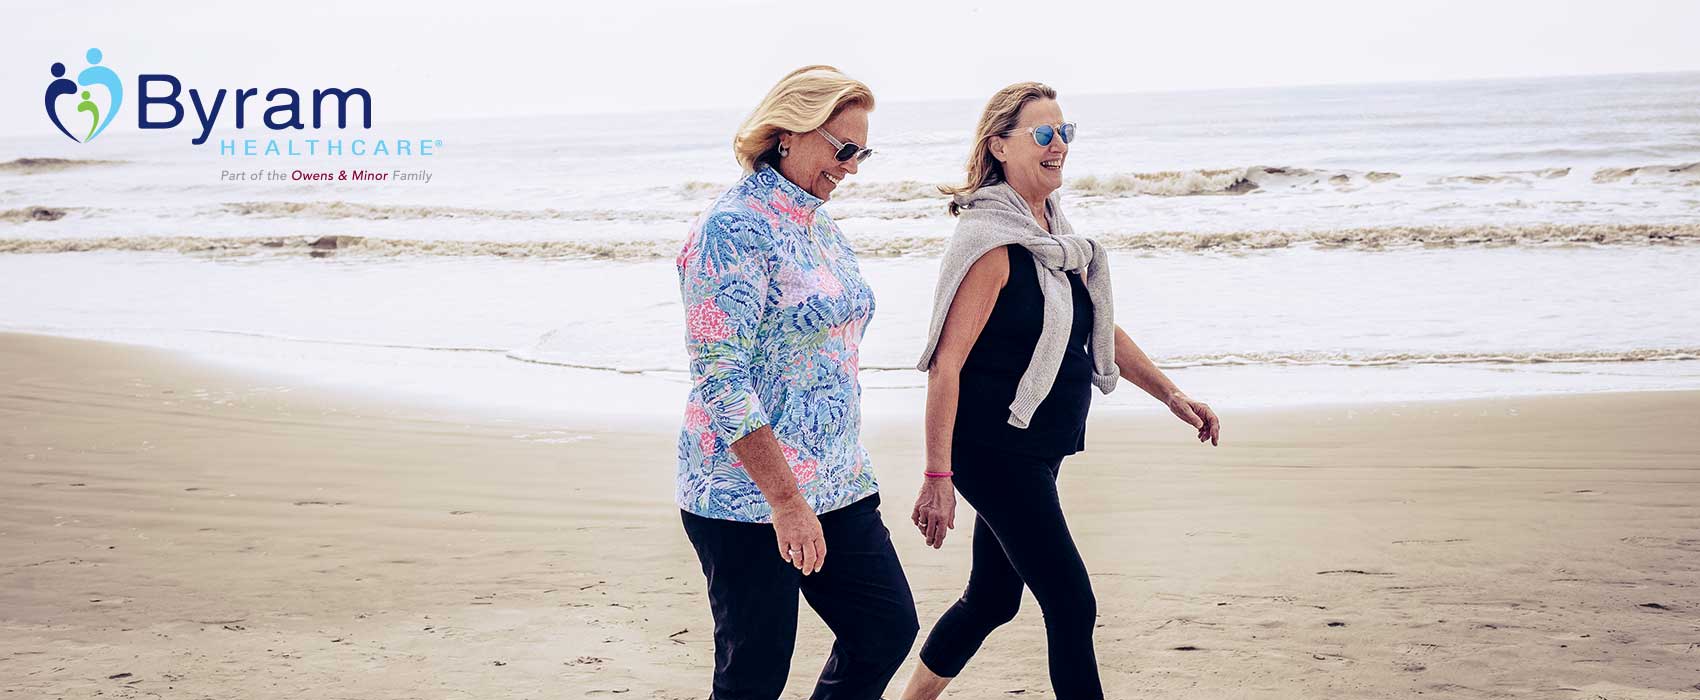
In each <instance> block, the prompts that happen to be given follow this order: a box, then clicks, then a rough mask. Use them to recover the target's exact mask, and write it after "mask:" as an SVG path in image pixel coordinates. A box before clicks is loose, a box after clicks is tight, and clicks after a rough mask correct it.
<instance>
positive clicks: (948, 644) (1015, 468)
mask: <svg viewBox="0 0 1700 700" xmlns="http://www.w3.org/2000/svg"><path fill="white" fill-rule="evenodd" d="M952 462H953V465H952V466H953V468H954V469H955V472H956V476H955V477H954V479H953V480H954V481H955V482H956V490H957V491H959V492H960V493H961V494H962V498H963V499H964V500H966V501H968V504H969V505H971V506H973V507H974V510H975V511H977V512H978V515H976V516H975V518H974V568H973V571H972V572H971V573H970V574H969V575H968V588H967V590H965V591H964V592H963V593H962V598H961V599H959V600H957V601H956V604H955V605H952V606H950V609H949V610H946V611H945V613H944V616H943V617H940V618H939V621H938V624H937V625H934V626H933V631H932V633H931V634H929V635H927V642H926V644H925V645H923V646H922V647H921V661H922V663H925V664H926V665H927V668H928V669H931V670H932V672H933V673H936V674H938V675H940V676H942V677H945V678H954V677H955V676H956V675H957V674H959V673H961V672H962V667H963V666H965V665H967V664H968V659H969V658H970V657H972V656H973V655H974V652H975V651H977V650H979V648H980V644H981V643H983V642H985V641H986V636H987V635H989V634H991V633H992V630H994V629H997V627H998V626H999V625H1002V624H1003V623H1005V622H1009V621H1010V620H1012V619H1014V618H1015V613H1016V610H1017V609H1018V608H1020V607H1021V588H1022V585H1023V584H1025V585H1026V586H1027V587H1028V588H1031V589H1032V590H1033V597H1034V598H1037V599H1038V601H1039V609H1040V610H1042V611H1043V612H1044V614H1045V638H1046V640H1047V641H1048V643H1049V647H1050V666H1051V688H1052V690H1053V691H1054V692H1055V693H1056V696H1057V700H1095V699H1098V698H1103V697H1104V689H1103V686H1102V685H1100V683H1099V680H1098V660H1097V657H1096V655H1095V654H1094V652H1093V650H1092V629H1093V627H1095V626H1096V624H1097V618H1098V603H1097V600H1096V599H1095V598H1093V596H1092V582H1091V580H1090V579H1089V578H1088V577H1087V574H1086V564H1085V563H1084V562H1082V561H1081V560H1080V551H1079V550H1077V549H1075V546H1074V538H1073V537H1071V536H1070V535H1069V533H1068V523H1066V522H1064V520H1063V512H1062V504H1061V503H1060V502H1059V501H1058V500H1057V470H1058V469H1059V468H1061V466H1062V458H1061V457H1051V458H1043V457H1024V456H1019V455H1011V454H1007V453H1001V454H1000V453H989V454H978V453H976V452H974V451H972V450H969V449H966V448H963V447H960V446H958V447H955V448H953V450H952Z"/></svg>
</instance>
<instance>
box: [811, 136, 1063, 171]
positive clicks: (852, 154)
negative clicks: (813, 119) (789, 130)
mask: <svg viewBox="0 0 1700 700" xmlns="http://www.w3.org/2000/svg"><path fill="white" fill-rule="evenodd" d="M815 131H816V132H817V133H819V134H820V135H821V136H824V137H826V142H827V143H830V144H832V147H833V148H836V149H838V152H837V153H834V154H832V157H834V158H837V159H838V162H840V163H842V162H844V161H847V160H850V159H851V158H855V159H856V162H857V163H860V162H862V161H864V160H867V159H868V156H871V155H873V154H874V149H872V148H863V147H862V145H861V144H859V143H856V142H855V141H839V140H838V139H836V138H833V136H832V134H829V133H826V129H815ZM1064 143H1067V142H1066V141H1065V142H1064Z"/></svg>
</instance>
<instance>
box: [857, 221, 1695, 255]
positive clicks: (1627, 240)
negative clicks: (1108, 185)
mask: <svg viewBox="0 0 1700 700" xmlns="http://www.w3.org/2000/svg"><path fill="white" fill-rule="evenodd" d="M1093 238H1095V239H1097V240H1098V242H1099V243H1100V244H1102V245H1103V246H1104V247H1105V248H1108V249H1110V250H1126V251H1165V250H1170V251H1248V250H1269V249H1280V248H1298V247H1306V246H1309V247H1316V248H1328V249H1351V250H1387V249H1396V248H1412V247H1427V248H1469V247H1501V246H1529V247H1547V246H1565V245H1587V246H1617V245H1686V244H1695V243H1700V223H1691V224H1689V223H1685V224H1531V225H1519V226H1382V227H1364V228H1346V229H1322V230H1297V231H1284V230H1262V231H1224V232H1198V231H1149V232H1146V231H1141V232H1128V233H1109V234H1103V235H1097V236H1093ZM948 245H949V239H947V238H931V237H910V238H889V239H884V240H878V241H857V242H856V250H857V252H858V253H859V254H863V255H868V256H872V257H892V256H904V255H938V254H942V253H943V252H944V250H945V248H946V247H947V246H948Z"/></svg>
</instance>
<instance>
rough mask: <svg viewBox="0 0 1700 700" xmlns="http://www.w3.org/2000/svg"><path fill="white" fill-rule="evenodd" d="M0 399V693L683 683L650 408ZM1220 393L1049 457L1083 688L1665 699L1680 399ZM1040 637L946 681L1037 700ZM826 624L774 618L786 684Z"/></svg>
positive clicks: (1694, 481)
mask: <svg viewBox="0 0 1700 700" xmlns="http://www.w3.org/2000/svg"><path fill="white" fill-rule="evenodd" d="M1374 376H1375V371H1374V370H1366V371H1365V377H1366V379H1369V380H1373V377H1374ZM0 387H4V389H3V390H0V698H61V697H63V698H92V697H118V698H152V697H159V698H221V699H222V698H244V699H263V698H315V699H334V698H349V699H360V700H366V699H369V698H480V699H485V698H580V697H584V698H605V697H612V698H619V697H629V698H706V696H707V685H708V683H707V681H708V677H709V672H710V669H711V666H712V653H713V651H712V641H711V636H710V630H711V626H712V625H711V620H710V618H709V614H708V606H707V602H706V598H705V596H704V593H703V590H704V586H703V582H702V578H701V573H700V570H699V569H698V568H697V564H696V560H695V556H694V554H693V553H692V551H691V549H690V546H689V544H688V543H687V541H686V540H685V537H684V534H683V533H682V531H681V530H680V527H679V521H678V513H677V510H676V509H675V508H674V507H673V506H672V504H671V498H672V472H673V447H672V445H673V430H674V428H675V426H673V425H672V424H671V423H670V422H667V421H657V422H656V424H655V425H654V426H653V427H649V428H644V429H633V430H628V431H616V430H610V429H607V428H597V429H586V428H581V427H580V426H579V425H578V424H577V423H576V422H574V421H570V420H567V421H542V420H539V419H536V418H534V417H531V418H524V417H515V416H502V415H493V414H488V413H484V414H480V413H476V412H473V411H470V410H459V409H454V408H452V407H444V406H426V405H412V404H407V403H402V402H398V401H390V400H384V399H380V398H376V397H370V396H350V395H342V394H337V393H334V392H328V391H325V390H322V389H309V388H306V387H304V386H301V385H300V383H299V382H292V381H290V380H287V379H283V378H280V377H273V376H265V375H257V374H248V373H240V372H237V371H234V370H227V369H219V368H213V367H208V366H204V365H201V364H197V363H194V362H191V361H189V360H188V359H186V358H182V357H179V356H176V355H172V354H169V353H165V352H161V351H155V350H146V349H140V348H134V347H128V346H121V345H111V344H103V343H95V342H88V341H72V340H62V339H49V338H41V337H33V336H21V335H0ZM1218 403H1220V402H1218ZM1223 412H1224V414H1225V415H1224V420H1225V426H1226V428H1225V430H1224V434H1223V438H1224V442H1223V445H1222V446H1221V447H1220V448H1216V449H1209V448H1205V447H1201V446H1199V445H1198V444H1196V443H1195V442H1191V441H1190V440H1189V439H1188V429H1187V428H1186V427H1185V426H1183V425H1181V424H1180V423H1179V422H1175V421H1173V420H1172V419H1169V418H1167V417H1166V416H1156V415H1121V416H1116V415H1102V414H1101V415H1099V416H1097V417H1096V418H1095V419H1094V422H1093V424H1092V426H1091V428H1090V429H1089V436H1088V445H1089V451H1088V452H1086V453H1084V454H1082V455H1078V456H1076V457H1073V458H1071V459H1069V460H1068V461H1067V462H1066V463H1065V464H1064V467H1063V477H1062V489H1063V498H1064V502H1065V506H1066V507H1067V509H1068V514H1069V517H1070V523H1071V526H1072V528H1073V530H1074V533H1075V537H1076V539H1077V540H1078V541H1079V543H1080V547H1081V549H1082V551H1083V553H1084V555H1085V558H1086V560H1087V563H1088V566H1089V567H1090V568H1091V570H1092V572H1093V580H1094V585H1095V587H1096V591H1097V597H1098V601H1099V609H1100V615H1101V617H1100V625H1099V628H1098V654H1099V659H1100V661H1101V663H1102V665H1103V674H1104V681H1105V686H1106V688H1107V690H1108V691H1109V694H1110V696H1111V697H1114V698H1142V697H1150V698H1159V697H1160V698H1228V697H1271V698H1274V697H1283V698H1284V697H1291V698H1334V697H1340V698H1383V697H1385V698H1408V697H1414V696H1417V695H1422V696H1424V697H1438V698H1478V697H1502V696H1503V697H1513V696H1515V697H1552V698H1595V697H1605V698H1694V697H1697V696H1700V506H1697V505H1696V504H1697V503H1700V395H1697V394H1695V393H1677V392H1671V393H1644V394H1616V395H1591V396H1567V397H1546V398H1504V399H1493V400H1480V401H1468V402H1436V403H1411V404H1398V405H1396V404H1388V405H1359V406H1330V407H1318V408H1309V409H1303V410H1284V411H1263V412H1241V413H1235V412H1232V411H1226V410H1224V411H1223ZM876 422H879V423H880V424H879V425H876V426H874V427H871V428H870V429H869V431H868V443H869V445H870V449H871V451H872V453H873V455H874V459H875V462H876V469H877V470H878V471H879V474H880V475H881V478H882V481H883V484H884V491H885V496H884V498H885V506H884V508H883V510H884V514H885V518H886V522H887V525H888V526H889V527H890V528H891V529H892V531H893V535H894V537H895V540H896V542H897V546H898V551H899V555H900V557H901V558H902V559H903V562H904V564H905V568H906V570H907V571H908V573H909V576H910V581H911V583H912V585H913V587H914V589H915V596H916V600H917V603H918V606H919V612H920V617H921V620H922V634H923V635H924V634H925V633H926V630H927V629H928V628H929V627H930V626H931V624H932V622H933V621H934V620H936V619H937V616H938V615H939V614H940V613H941V612H942V611H943V610H944V609H945V608H946V607H948V605H949V604H950V603H951V602H952V600H953V599H954V597H955V596H956V595H957V594H958V593H959V592H960V588H961V586H962V584H963V582H964V581H965V580H966V577H967V572H968V551H969V547H968V544H969V540H968V532H967V530H968V528H967V527H966V526H964V527H961V528H959V529H958V530H957V531H956V532H954V533H952V536H951V539H950V540H949V541H948V542H947V544H946V546H945V548H944V549H943V550H941V551H934V550H930V549H927V548H925V547H924V546H923V545H922V543H921V539H920V536H919V534H917V533H915V532H914V530H913V529H912V527H911V526H910V525H909V524H908V521H907V515H908V508H909V506H910V504H911V503H912V502H913V494H914V491H915V488H916V486H917V484H918V482H919V462H918V458H919V455H920V433H919V430H918V428H916V427H914V426H912V425H903V424H900V423H899V422H898V421H894V420H884V421H883V422H880V421H876ZM585 425H590V423H588V422H586V423H585ZM963 520H964V525H966V517H964V519H963ZM827 565H828V566H830V565H831V559H830V556H829V558H828V564H827ZM1042 625H1043V621H1042V618H1041V616H1040V615H1039V613H1038V609H1037V606H1036V605H1035V604H1033V601H1032V600H1031V598H1029V599H1028V601H1027V602H1026V605H1025V606H1024V608H1023V611H1022V613H1021V615H1020V616H1019V617H1018V618H1017V619H1016V620H1015V621H1014V622H1013V623H1011V624H1010V625H1009V626H1006V627H1005V628H1003V629H1001V630H999V631H998V632H997V633H995V634H994V635H993V637H992V638H991V640H990V641H989V642H988V643H987V645H986V646H985V647H984V648H983V649H982V651H981V652H980V655H979V656H978V657H977V658H976V659H975V660H974V661H973V662H972V663H970V665H969V666H968V668H967V670H966V671H965V672H964V674H963V676H962V677H961V678H959V679H957V681H956V683H955V684H954V685H953V686H952V687H951V690H950V691H949V692H947V694H946V697H950V698H1049V697H1052V695H1051V693H1050V691H1049V683H1048V681H1047V680H1046V676H1045V663H1044V653H1045V651H1044V634H1043V627H1042ZM829 643H830V638H829V636H828V633H827V631H826V630H825V628H824V626H822V625H821V624H820V622H819V621H818V619H816V618H814V617H813V616H812V615H810V614H808V613H806V612H805V614H804V615H803V625H802V630H801V634H800V640H799V644H798V650H797V655H796V657H795V659H794V663H793V665H792V669H793V673H792V682H791V685H790V686H789V688H788V692H787V697H799V698H800V697H806V696H807V694H808V692H809V688H810V685H811V681H812V678H813V676H814V674H815V673H816V672H817V671H818V669H819V665H820V662H821V661H822V660H823V659H824V658H825V653H826V648H827V646H828V644H829ZM910 664H913V660H911V661H910ZM910 664H906V665H905V667H904V669H903V670H902V671H901V672H900V673H899V675H898V677H897V679H895V680H894V682H893V685H892V688H891V690H890V692H889V693H888V696H890V697H893V698H895V697H896V696H897V694H898V692H899V691H900V690H901V688H902V683H903V681H904V680H905V679H906V678H907V675H908V672H909V669H910V668H911V665H910Z"/></svg>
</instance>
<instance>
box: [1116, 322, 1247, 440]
mask: <svg viewBox="0 0 1700 700" xmlns="http://www.w3.org/2000/svg"><path fill="white" fill-rule="evenodd" d="M1116 370H1117V371H1118V372H1119V373H1120V374H1121V377H1122V379H1126V380H1128V381H1130V382H1133V385H1134V386H1137V387H1139V388H1140V389H1143V390H1144V391H1145V393H1147V394H1150V395H1151V396H1152V397H1153V398H1155V399H1157V400H1158V401H1162V402H1163V404H1164V405H1166V406H1168V407H1169V410H1170V411H1172V412H1173V413H1174V414H1175V415H1176V416H1177V417H1179V418H1180V419H1181V420H1183V421H1186V422H1187V424H1189V425H1191V426H1192V427H1194V428H1197V429H1198V441H1199V442H1205V441H1208V442H1209V443H1210V444H1212V445H1216V444H1219V442H1220V439H1221V434H1222V421H1221V419H1219V418H1217V417H1216V412H1215V411H1212V410H1211V409H1210V407H1209V406H1208V405H1206V404H1205V403H1204V402H1203V401H1194V400H1193V399H1192V398H1191V397H1188V396H1187V395H1186V393H1185V392H1182V391H1181V390H1180V388H1178V387H1176V386H1175V383H1174V382H1173V381H1171V380H1170V379H1169V377H1168V375H1166V374H1163V370H1162V369H1159V368H1158V367H1157V363H1155V362H1152V361H1151V358H1150V357H1147V356H1146V355H1145V351H1144V350H1141V349H1139V345H1138V344H1136V343H1134V342H1133V338H1132V337H1129V336H1128V334H1127V331H1124V330H1122V327H1121V325H1119V324H1118V325H1117V326H1116Z"/></svg>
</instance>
